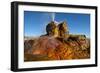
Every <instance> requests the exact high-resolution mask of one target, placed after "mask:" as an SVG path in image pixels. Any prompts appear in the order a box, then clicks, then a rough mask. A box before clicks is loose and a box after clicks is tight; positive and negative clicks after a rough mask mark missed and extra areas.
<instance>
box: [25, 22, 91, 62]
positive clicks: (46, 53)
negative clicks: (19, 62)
mask: <svg viewBox="0 0 100 73" xmlns="http://www.w3.org/2000/svg"><path fill="white" fill-rule="evenodd" d="M87 58H90V39H89V38H87V37H86V36H85V35H81V34H79V35H75V34H70V32H69V30H68V24H67V22H66V21H64V22H61V23H56V22H55V21H51V22H50V23H48V24H47V26H46V34H43V35H41V36H40V37H38V38H28V39H26V37H25V40H24V61H25V62H27V61H48V60H71V59H72V60H73V59H87Z"/></svg>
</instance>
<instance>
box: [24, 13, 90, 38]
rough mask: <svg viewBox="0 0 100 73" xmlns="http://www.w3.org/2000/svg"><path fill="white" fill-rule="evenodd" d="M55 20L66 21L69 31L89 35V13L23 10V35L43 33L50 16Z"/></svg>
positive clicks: (50, 18)
mask: <svg viewBox="0 0 100 73" xmlns="http://www.w3.org/2000/svg"><path fill="white" fill-rule="evenodd" d="M53 15H54V16H55V18H54V20H55V21H57V22H61V21H66V22H67V23H68V28H69V33H71V34H85V35H86V36H87V37H90V15H89V14H79V13H52V12H34V11H24V34H25V36H40V35H42V34H45V27H46V25H47V24H48V23H49V22H50V21H52V16H53Z"/></svg>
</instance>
